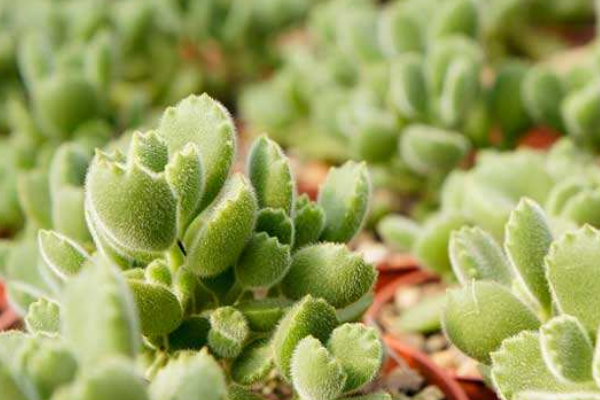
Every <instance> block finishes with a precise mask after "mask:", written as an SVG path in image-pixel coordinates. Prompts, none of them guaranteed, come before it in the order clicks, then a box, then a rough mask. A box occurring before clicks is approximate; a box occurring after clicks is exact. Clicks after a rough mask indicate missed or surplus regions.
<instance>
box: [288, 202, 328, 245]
mask: <svg viewBox="0 0 600 400" xmlns="http://www.w3.org/2000/svg"><path fill="white" fill-rule="evenodd" d="M324 227H325V212H324V211H323V209H322V208H321V206H319V205H318V204H316V203H314V202H312V201H311V200H310V199H309V198H308V196H307V195H306V194H303V195H302V196H300V197H298V198H297V199H296V212H295V213H294V248H295V249H299V248H301V247H304V246H306V245H308V244H311V243H314V242H316V241H317V240H319V237H320V236H321V232H323V229H324Z"/></svg>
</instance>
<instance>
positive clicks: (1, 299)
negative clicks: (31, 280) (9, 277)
mask: <svg viewBox="0 0 600 400" xmlns="http://www.w3.org/2000/svg"><path fill="white" fill-rule="evenodd" d="M18 322H19V316H18V315H17V314H16V313H15V312H14V311H13V310H11V309H10V308H9V306H8V302H7V301H6V291H5V289H4V284H3V282H2V281H0V332H2V331H7V330H9V329H12V328H14V327H16V326H17V324H18Z"/></svg>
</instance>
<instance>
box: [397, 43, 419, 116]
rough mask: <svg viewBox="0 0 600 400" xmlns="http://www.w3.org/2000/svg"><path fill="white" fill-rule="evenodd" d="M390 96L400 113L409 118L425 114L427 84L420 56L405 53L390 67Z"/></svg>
mask: <svg viewBox="0 0 600 400" xmlns="http://www.w3.org/2000/svg"><path fill="white" fill-rule="evenodd" d="M390 98H391V101H392V103H393V105H394V107H395V108H397V109H398V111H400V114H401V115H402V116H403V117H405V118H409V119H423V118H425V117H426V115H427V111H428V109H427V100H428V98H427V84H426V82H425V74H424V66H423V60H422V58H421V56H419V55H416V54H407V55H404V56H402V57H400V58H399V59H398V60H397V61H395V62H394V63H393V64H392V66H391V69H390Z"/></svg>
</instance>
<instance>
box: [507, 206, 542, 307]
mask: <svg viewBox="0 0 600 400" xmlns="http://www.w3.org/2000/svg"><path fill="white" fill-rule="evenodd" d="M552 240H553V236H552V231H551V229H550V225H549V223H548V221H547V220H546V216H545V214H544V211H543V210H542V209H541V207H540V206H538V205H537V203H535V202H534V201H532V200H529V199H522V200H521V201H520V202H519V204H518V205H517V207H516V208H515V209H514V210H513V211H512V212H511V213H510V217H509V219H508V222H507V224H506V233H505V240H504V248H505V249H506V253H507V254H508V257H509V259H510V261H511V265H512V266H513V267H514V268H515V272H516V276H517V279H519V280H520V281H521V282H522V283H523V284H524V285H525V287H526V288H527V290H528V291H529V292H530V295H531V296H532V297H533V298H534V299H535V300H536V301H537V302H539V304H540V305H541V306H542V308H543V309H544V310H546V311H550V308H551V306H552V298H551V295H550V289H549V287H548V281H547V280H546V267H545V265H544V258H545V257H546V255H547V254H548V251H549V250H550V245H551V243H552Z"/></svg>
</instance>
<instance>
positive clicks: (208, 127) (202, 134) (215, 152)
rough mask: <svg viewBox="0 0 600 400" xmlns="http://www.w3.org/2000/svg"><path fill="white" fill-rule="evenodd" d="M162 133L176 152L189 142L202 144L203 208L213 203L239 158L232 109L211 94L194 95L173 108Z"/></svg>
mask: <svg viewBox="0 0 600 400" xmlns="http://www.w3.org/2000/svg"><path fill="white" fill-rule="evenodd" d="M158 133H159V134H160V135H162V137H164V138H165V140H166V141H167V143H168V145H169V151H170V152H172V153H175V152H177V151H179V150H181V149H182V148H184V147H185V146H186V145H187V144H188V143H195V144H196V145H197V146H198V150H199V154H200V158H201V160H202V164H203V166H204V172H205V174H204V181H205V186H204V187H205V192H204V196H203V198H202V207H204V206H206V205H208V204H210V202H211V201H212V200H213V199H214V198H215V197H216V196H217V194H218V193H219V191H220V190H221V187H222V186H223V184H224V183H225V180H226V179H227V176H228V174H229V170H230V169H231V166H232V165H233V160H234V157H235V140H236V131H235V125H234V123H233V120H232V119H231V116H230V115H229V112H228V111H227V110H226V109H225V107H223V106H222V105H221V104H220V103H219V102H217V101H216V100H213V99H212V98H210V96H208V95H207V94H202V95H201V96H195V95H191V96H189V97H187V98H186V99H184V100H182V101H181V102H179V104H177V105H176V106H175V107H169V108H167V110H166V111H165V113H164V114H163V116H162V119H161V121H160V125H159V128H158Z"/></svg>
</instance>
